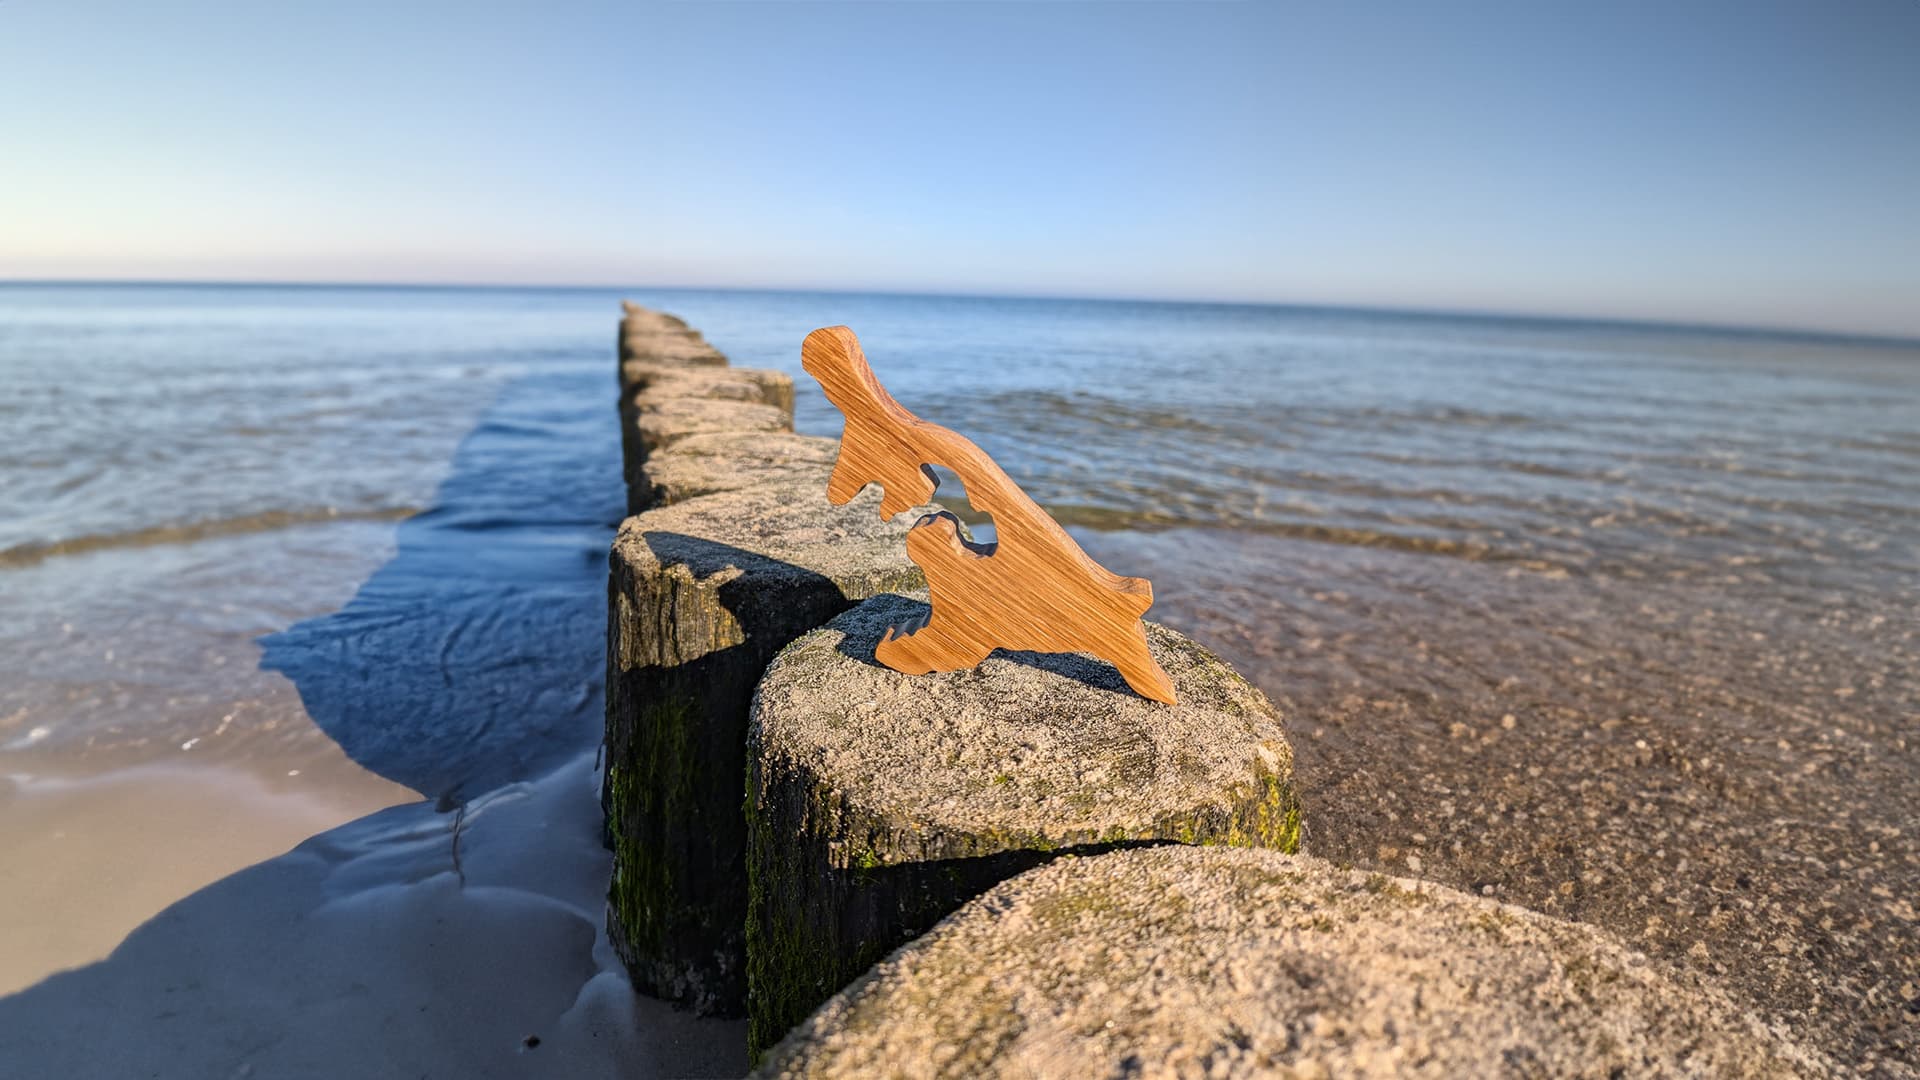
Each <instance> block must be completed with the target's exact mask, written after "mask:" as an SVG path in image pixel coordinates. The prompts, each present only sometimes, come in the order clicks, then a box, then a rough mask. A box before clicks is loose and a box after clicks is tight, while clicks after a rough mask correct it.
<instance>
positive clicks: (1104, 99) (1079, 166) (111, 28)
mask: <svg viewBox="0 0 1920 1080" xmlns="http://www.w3.org/2000/svg"><path fill="white" fill-rule="evenodd" d="M1335 7H1337V5H1290V4H1284V3H1271V4H1269V3H1258V2H1248V3H1209V2H1185V3H1164V4H1156V3H1031V4H1029V3H917V2H906V0H903V2H897V3H884V2H883V3H829V4H811V3H774V2H760V3H752V2H749V3H708V4H700V3H668V4H639V3H630V4H584V3H582V4H569V3H541V4H532V3H528V4H489V3H484V2H479V0H470V2H466V3H458V4H440V3H431V2H427V0H409V2H397V3H367V4H360V3H350V2H345V3H339V2H337V3H326V4H304V5H294V4H285V5H282V4H259V3H232V4H199V3H191V2H168V3H152V2H146V3H92V2H88V0H0V277H8V278H23V277H24V278H47V277H56V278H127V277H136V278H189V279H242V280H250V279H265V280H296V281H298V280H318V281H407V282H433V281H448V282H499V283H516V282H527V283H577V284H624V285H721V286H772V287H796V288H838V289H888V290H902V291H956V292H976V293H1016V294H1046V295H1101V296H1145V297H1168V298H1197V299H1221V300H1253V301H1274V302H1282V303H1306V304H1357V305H1369V306H1409V307H1421V308H1441V309H1458V308H1464V309H1477V310H1493V311H1513V312H1524V313H1540V314H1568V315H1584V316H1603V317H1629V318H1653V319H1673V320H1682V321H1705V322H1722V323H1746V324H1758V325H1774V326H1798V327H1809V328H1817V329H1833V330H1842V331H1854V332H1865V333H1889V334H1907V335H1920V59H1916V58H1920V0H1886V2H1872V0H1842V2H1835V3H1829V4H1819V3H1814V2H1812V0H1808V2H1806V3H1801V4H1791V5H1771V4H1763V3H1706V2H1696V3H1686V2H1679V3H1671V4H1666V3H1652V2H1646V3H1634V2H1629V3H1625V4H1620V5H1596V4H1587V3H1580V4H1573V3H1568V4H1554V3H1514V4H1491V3H1489V4H1464V5H1453V4H1448V5H1440V4H1432V5H1430V4H1407V5H1390V4H1381V5H1368V6H1366V7H1365V8H1364V9H1362V8H1360V7H1356V6H1338V7H1341V9H1340V10H1332V9H1333V8H1335Z"/></svg>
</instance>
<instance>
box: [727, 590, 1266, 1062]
mask: <svg viewBox="0 0 1920 1080" xmlns="http://www.w3.org/2000/svg"><path fill="white" fill-rule="evenodd" d="M924 611H925V605H924V604H922V603H920V602H919V601H916V600H912V599H909V598H905V597H900V596H885V597H878V598H875V599H873V600H869V601H867V602H865V603H863V604H861V605H860V606H858V607H856V608H854V609H852V610H850V611H848V612H847V613H846V614H844V615H842V616H840V617H838V618H836V619H835V620H834V621H833V622H831V623H829V624H828V625H827V626H826V627H825V628H823V629H820V630H817V631H814V632H813V633H810V634H808V635H806V636H805V637H803V638H801V639H800V640H798V641H796V642H794V643H793V644H792V645H790V646H789V647H788V648H787V649H786V650H784V651H783V652H782V653H781V654H780V656H779V657H778V658H777V659H776V660H775V661H774V663H773V664H772V666H771V667H770V668H769V669H768V671H767V674H766V676H765V678H764V679H763V680H762V682H761V685H760V690H759V693H758V694H757V696H756V698H755V702H754V710H753V720H752V728H751V734H750V743H749V769H750V773H749V782H748V808H747V817H748V844H749V875H750V888H751V893H750V897H749V913H748V980H749V1016H750V1030H749V1040H750V1044H751V1046H752V1048H753V1049H754V1050H755V1051H756V1052H757V1051H759V1050H761V1049H763V1048H765V1047H766V1046H768V1045H770V1044H771V1043H772V1042H774V1041H776V1040H777V1039H779V1038H780V1036H781V1035H782V1034H783V1033H784V1032H785V1031H786V1030H787V1029H788V1028H789V1027H790V1026H791V1025H793V1024H794V1023H796V1022H798V1021H799V1020H800V1019H802V1018H803V1017H805V1016H806V1014H807V1013H808V1012H810V1011H811V1010H812V1009H813V1008H814V1007H815V1006H817V1005H818V1004H819V1003H820V1002H821V1001H824V1000H825V999H826V998H827V997H828V996H830V995H831V994H832V993H833V992H834V991H835V990H837V989H838V988H839V987H840V986H843V985H845V984H846V983H847V982H848V981H849V980H851V979H852V978H854V977H855V976H857V975H858V974H859V973H860V972H861V971H863V970H865V969H866V968H867V967H868V966H869V965H871V964H872V963H873V962H874V961H875V960H877V959H878V958H880V957H881V956H884V955H885V954H886V953H887V952H888V951H889V950H891V949H893V948H895V947H896V946H898V945H900V944H901V943H902V942H903V941H906V940H908V939H910V938H911V937H912V936H913V935H915V934H917V933H920V932H923V931H925V930H926V929H927V928H928V927H930V926H932V925H933V924H934V923H935V922H937V921H938V920H939V919H940V918H941V917H943V916H945V915H946V914H947V913H949V912H951V911H953V910H954V909H955V908H957V907H958V906H960V905H961V904H963V903H965V902H966V901H967V900H968V899H970V898H971V897H973V896H975V895H977V894H979V893H980V892H981V891H983V890H985V889H987V888H990V887H991V886H992V885H994V884H995V883H996V882H999V881H1002V880H1005V879H1006V878H1008V877H1011V876H1013V875H1015V874H1018V873H1020V872H1022V871H1024V870H1027V869H1030V868H1032V867H1034V866H1036V865H1038V864H1040V863H1042V862H1045V861H1047V860H1049V859H1052V858H1055V857H1058V856H1060V855H1062V854H1069V853H1073V854H1087V853H1096V852H1100V851H1104V850H1109V849H1112V848H1116V847H1126V846H1140V845H1150V844H1164V843H1184V844H1222V845H1234V846H1248V847H1270V848H1276V849H1279V850H1285V851H1291V850H1295V849H1297V848H1298V846H1299V844H1300V836H1301V832H1300V813H1299V803H1298V798H1297V796H1296V793H1295V789H1294V786H1293V758H1292V750H1291V747H1290V746H1289V745H1288V743H1287V741H1286V737H1285V735H1284V734H1283V732H1282V731H1281V728H1280V722H1279V717H1278V715H1277V714H1276V713H1275V711H1274V709H1273V706H1272V704H1271V703H1270V702H1268V701H1267V699H1266V698H1265V696H1264V695H1262V694H1260V692H1259V691H1258V690H1256V689H1254V688H1253V687H1252V686H1251V685H1249V684H1248V683H1247V682H1246V680H1245V679H1242V678H1240V677H1239V676H1238V675H1237V674H1235V673H1234V672H1233V671H1232V669H1231V668H1229V667H1228V666H1227V665H1226V664H1225V663H1224V662H1222V661H1221V660H1219V659H1218V658H1216V657H1214V656H1213V655H1212V654H1210V653H1208V652H1207V651H1206V650H1205V649H1202V648H1201V647H1199V646H1198V645H1195V644H1194V643H1192V642H1190V641H1188V640H1187V639H1185V638H1183V637H1181V636H1180V635H1178V634H1177V633H1175V632H1173V631H1171V630H1168V629H1166V628H1164V627H1160V626H1155V625H1152V624H1149V629H1148V640H1149V644H1150V646H1151V648H1152V650H1153V653H1154V656H1155V659H1156V660H1157V661H1159V662H1160V663H1161V665H1162V666H1163V667H1165V669H1166V670H1167V672H1168V674H1169V675H1170V676H1171V677H1172V678H1173V679H1174V682H1175V686H1176V688H1177V690H1178V692H1179V695H1180V704H1179V705H1177V706H1165V705H1161V704H1158V703H1156V702H1151V701H1148V700H1146V699H1144V698H1141V697H1139V696H1138V695H1137V694H1135V693H1133V691H1132V690H1131V689H1129V688H1128V687H1127V686H1126V684H1125V682H1124V681H1122V680H1121V678H1120V675H1119V673H1118V672H1117V671H1115V670H1114V669H1113V668H1112V666H1111V665H1108V664H1105V663H1103V662H1100V661H1096V660H1092V659H1089V658H1087V657H1083V656H1078V655H1044V656H1043V655H1037V654H1027V653H1022V654H1007V653H996V654H994V656H992V657H990V658H989V659H988V660H987V661H986V662H985V663H983V664H982V665H981V666H980V667H979V668H977V669H974V670H969V671H959V672H949V673H945V674H935V675H926V676H906V675H901V674H899V673H897V672H894V671H892V670H889V669H887V668H884V667H881V666H879V665H878V664H876V663H875V662H874V661H873V646H874V644H875V643H876V642H877V641H878V640H879V638H880V636H881V634H882V633H883V632H884V630H885V628H886V627H887V626H889V625H893V624H898V623H901V622H904V621H906V620H908V619H910V618H912V617H913V616H914V615H916V614H918V613H922V612H924Z"/></svg>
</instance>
